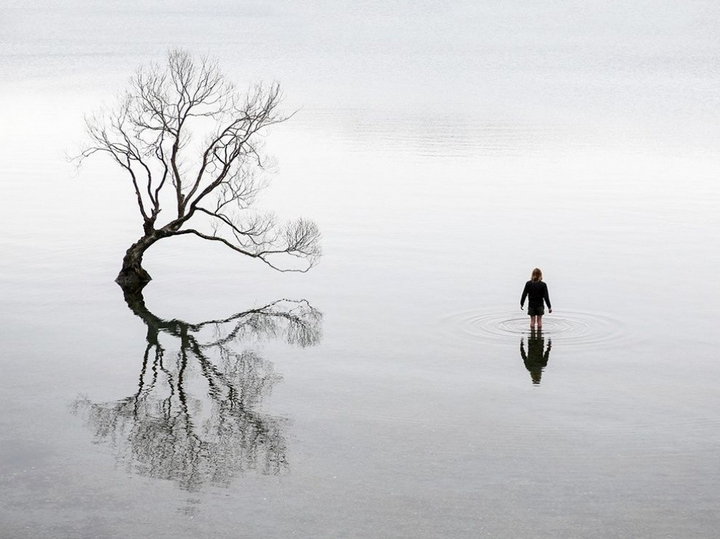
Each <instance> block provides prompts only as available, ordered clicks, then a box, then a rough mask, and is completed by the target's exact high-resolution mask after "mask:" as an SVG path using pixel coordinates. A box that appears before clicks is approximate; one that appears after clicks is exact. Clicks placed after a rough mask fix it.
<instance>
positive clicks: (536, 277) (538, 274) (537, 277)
mask: <svg viewBox="0 0 720 539" xmlns="http://www.w3.org/2000/svg"><path fill="white" fill-rule="evenodd" d="M530 279H531V280H532V282H534V283H536V282H538V281H542V271H540V268H535V269H534V270H533V271H532V276H531V278H530Z"/></svg>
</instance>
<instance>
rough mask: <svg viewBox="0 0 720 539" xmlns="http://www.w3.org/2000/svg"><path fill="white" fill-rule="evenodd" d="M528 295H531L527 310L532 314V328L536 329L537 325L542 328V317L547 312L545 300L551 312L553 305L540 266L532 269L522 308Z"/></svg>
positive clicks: (524, 292)
mask: <svg viewBox="0 0 720 539" xmlns="http://www.w3.org/2000/svg"><path fill="white" fill-rule="evenodd" d="M528 296H530V298H529V300H528V310H527V312H528V314H529V315H530V329H535V328H536V327H537V328H538V329H542V317H543V315H544V314H545V306H544V305H543V301H544V302H545V303H547V306H548V311H549V312H552V305H550V295H549V294H548V287H547V285H546V284H545V283H544V282H543V280H542V271H540V268H535V269H534V270H532V276H531V277H530V280H529V281H528V282H526V283H525V288H524V289H523V293H522V297H521V298H520V308H521V309H522V308H523V305H525V298H527V297H528Z"/></svg>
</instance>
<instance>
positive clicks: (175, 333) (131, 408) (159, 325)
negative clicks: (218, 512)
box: [74, 293, 322, 490]
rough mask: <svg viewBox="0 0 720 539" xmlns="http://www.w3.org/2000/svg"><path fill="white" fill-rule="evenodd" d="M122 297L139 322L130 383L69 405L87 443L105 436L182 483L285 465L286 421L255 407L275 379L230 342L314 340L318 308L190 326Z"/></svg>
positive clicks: (135, 459) (130, 458)
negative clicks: (141, 336)
mask: <svg viewBox="0 0 720 539" xmlns="http://www.w3.org/2000/svg"><path fill="white" fill-rule="evenodd" d="M125 300H126V301H127V304H128V306H129V307H130V309H131V310H132V312H133V313H134V314H135V315H137V316H138V317H140V318H141V319H142V320H143V322H144V323H145V324H146V326H147V330H148V331H147V344H146V347H145V352H144V354H143V358H142V366H141V368H140V374H139V382H138V389H137V391H136V392H135V393H134V394H133V395H131V396H129V397H127V398H125V399H122V400H120V401H117V402H106V403H93V402H90V401H89V400H88V399H87V398H80V399H78V400H77V401H76V402H75V403H74V408H75V410H76V411H78V412H84V414H85V415H86V421H87V424H88V426H89V427H90V428H91V429H92V430H93V431H94V434H95V441H96V442H102V443H108V444H111V445H112V446H113V448H114V451H115V453H116V457H117V459H118V462H119V463H121V464H122V465H124V466H125V467H126V468H127V469H128V470H129V471H133V472H135V473H139V474H141V475H144V476H148V477H153V478H159V479H169V480H172V481H175V482H176V483H177V484H178V485H179V486H180V487H181V488H184V489H187V490H197V489H199V488H200V487H201V486H202V485H203V484H205V483H211V484H227V483H228V482H229V481H230V480H231V479H232V478H233V477H234V476H237V475H240V474H242V473H243V472H246V471H248V470H253V471H255V472H258V473H263V474H281V473H283V472H284V471H286V469H287V467H288V462H287V458H286V454H285V446H286V442H285V436H284V427H285V425H286V420H285V419H283V418H280V417H273V416H271V415H268V414H264V413H262V412H260V411H259V410H258V409H259V407H260V404H261V401H262V399H263V397H264V396H265V395H267V394H268V393H270V391H271V389H272V387H273V385H274V384H275V383H276V382H278V381H279V380H280V379H281V377H280V376H279V375H277V374H276V373H275V372H274V370H273V364H272V363H271V362H269V361H266V360H264V359H263V358H261V357H260V356H259V355H258V354H257V352H256V351H254V350H253V349H250V348H248V349H241V350H238V348H239V347H240V345H241V344H242V343H243V342H246V343H247V341H257V340H258V339H263V338H284V339H285V340H286V341H287V342H288V343H291V344H294V345H298V346H312V345H314V344H317V343H318V342H319V340H320V326H321V320H322V315H321V313H320V312H319V311H317V310H316V309H314V308H313V307H312V306H311V305H310V304H309V303H308V302H307V301H304V300H302V301H290V300H279V301H276V302H273V303H271V304H269V305H265V306H264V307H260V308H257V309H251V310H247V311H242V312H239V313H237V314H234V315H232V316H229V317H227V318H223V319H217V320H208V321H205V322H200V323H195V324H191V323H188V322H184V321H182V320H177V319H173V320H164V319H161V318H159V317H157V316H155V315H154V314H153V313H151V312H150V311H149V310H148V309H147V307H146V306H145V301H144V299H143V297H142V294H141V293H135V294H126V295H125Z"/></svg>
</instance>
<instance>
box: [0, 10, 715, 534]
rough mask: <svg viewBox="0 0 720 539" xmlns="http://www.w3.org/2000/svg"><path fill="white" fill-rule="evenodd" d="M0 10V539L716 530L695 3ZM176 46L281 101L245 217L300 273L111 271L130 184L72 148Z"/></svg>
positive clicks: (186, 250)
mask: <svg viewBox="0 0 720 539" xmlns="http://www.w3.org/2000/svg"><path fill="white" fill-rule="evenodd" d="M0 14H1V15H2V18H1V20H2V23H0V65H1V66H2V69H0V107H1V117H2V129H1V130H0V152H1V156H2V159H1V160H0V178H1V179H2V182H3V183H2V187H3V189H2V193H3V194H2V208H3V211H2V214H1V215H2V217H0V219H1V220H2V221H1V222H2V229H3V234H2V236H1V237H0V253H1V257H0V298H2V304H3V309H2V311H1V312H0V339H1V342H2V353H1V354H0V372H1V373H2V375H1V376H0V403H1V404H2V407H1V408H0V409H2V412H1V413H0V427H1V428H0V537H3V538H4V537H8V538H37V537H54V538H66V537H67V538H85V537H87V538H115V537H118V538H119V537H123V538H126V537H148V536H152V537H168V538H170V537H172V538H177V537H228V538H230V537H232V538H234V537H277V538H286V537H308V538H310V537H313V538H317V537H327V538H335V537H367V538H371V537H372V538H374V537H393V538H395V537H398V538H399V537H408V538H418V537H428V538H429V537H468V538H470V537H503V538H504V537H508V538H510V537H512V538H523V537H527V538H535V537H568V538H577V537H593V538H594V537H598V538H599V537H603V538H604V537H702V538H705V537H713V536H714V535H715V534H716V530H717V529H718V527H719V526H720V518H719V517H718V514H717V507H718V505H720V487H719V486H718V485H720V471H719V470H720V456H719V455H720V451H718V449H720V434H719V433H720V429H719V428H718V427H720V420H718V418H717V413H716V411H717V409H718V405H719V404H720V398H719V397H718V389H717V380H720V365H719V364H718V361H717V358H716V356H717V352H716V334H717V328H718V327H719V326H720V316H719V315H718V313H717V309H716V306H715V302H714V298H715V297H717V296H718V294H719V293H720V284H718V280H717V268H718V267H720V254H718V250H717V245H718V244H719V243H720V217H718V215H720V212H719V211H718V207H719V206H720V188H719V187H718V178H717V176H718V165H720V92H719V91H718V88H720V84H719V83H720V71H719V70H718V64H717V51H718V47H719V46H720V40H719V39H718V37H717V32H716V28H717V27H718V24H719V23H720V9H719V8H718V7H717V6H716V5H715V4H714V3H712V2H676V1H668V2H660V3H658V2H640V3H632V5H626V4H624V3H612V2H611V3H606V4H603V5H598V6H597V7H585V6H579V5H577V4H575V3H571V2H559V3H555V4H553V5H551V6H550V5H547V6H545V5H541V4H537V3H530V2H523V1H520V0H517V1H513V2H507V3H505V4H502V5H499V4H495V5H493V4H488V3H485V4H483V3H481V4H480V5H475V4H474V3H469V2H459V3H455V4H454V5H453V7H447V6H445V5H441V4H439V3H434V2H416V3H414V4H412V6H409V5H405V4H403V3H387V2H384V3H379V2H378V3H367V4H364V3H363V4H356V3H354V4H351V3H346V2H333V3H324V2H312V3H310V4H309V5H308V6H306V7H302V8H301V7H299V6H297V5H295V4H294V3H279V2H278V3H271V4H266V3H254V4H253V3H249V2H248V3H242V4H241V5H238V4H237V3H227V2H211V3H210V4H207V5H205V4H204V5H203V6H202V7H200V6H195V5H194V4H193V5H191V4H190V3H186V2H179V3H176V4H174V5H173V7H172V9H171V8H170V7H163V8H161V7H152V8H148V7H147V6H146V5H145V3H142V2H129V3H125V4H123V6H122V7H107V6H104V5H101V4H98V3H95V2H80V1H76V2H70V3H66V4H64V6H63V7H61V8H60V7H56V6H55V5H54V4H52V3H49V2H44V1H38V2H35V3H32V4H20V3H10V4H9V5H7V6H4V7H2V8H0ZM177 45H181V46H184V47H187V48H188V49H190V50H191V51H194V52H198V53H204V52H208V53H210V54H212V55H214V56H216V57H218V58H219V59H220V60H221V62H222V65H223V66H224V67H225V69H226V71H227V72H228V73H229V74H231V76H232V77H234V78H235V79H236V80H238V81H240V82H241V83H242V84H245V83H249V82H253V81H256V80H261V79H262V80H273V79H277V80H279V81H281V82H282V83H283V85H284V87H285V91H286V101H285V103H286V107H287V108H288V110H295V109H298V111H299V112H298V113H297V114H296V116H295V117H294V118H293V119H292V120H291V121H289V122H288V123H286V124H285V125H282V126H279V127H277V128H275V129H274V131H273V132H272V134H271V137H270V138H269V139H268V143H269V146H270V149H271V150H272V151H273V152H274V154H275V156H276V157H277V159H278V162H279V163H280V169H279V173H278V174H277V175H276V177H275V179H274V183H273V185H272V187H271V188H270V189H269V190H268V191H267V192H266V193H265V195H264V196H263V198H262V200H261V202H262V204H263V205H265V206H267V207H268V208H272V209H274V210H275V211H276V212H277V213H278V215H280V216H282V217H288V218H292V217H296V216H307V217H311V218H313V219H315V220H317V222H318V224H319V225H320V227H321V229H322V231H323V235H324V244H323V245H324V250H325V255H324V257H323V259H322V262H321V264H320V265H319V266H318V267H317V268H315V269H314V270H313V271H312V272H310V273H308V274H306V275H289V274H277V273H272V272H271V271H270V270H268V269H267V268H266V267H264V266H263V267H259V266H257V265H255V264H253V263H252V261H246V260H242V259H238V258H237V257H234V256H231V255H230V254H229V253H224V252H222V251H218V250H217V249H216V248H214V246H207V245H202V244H198V243H197V242H193V241H186V242H185V241H183V240H179V241H176V242H168V243H167V244H166V245H164V244H162V243H161V244H158V245H157V246H156V247H154V248H153V250H151V251H150V252H149V254H148V257H147V266H148V270H149V271H150V273H151V274H152V275H153V277H154V280H153V281H152V282H151V284H150V285H149V286H148V287H147V288H146V290H145V291H144V296H143V297H141V298H124V297H123V294H122V292H121V290H120V289H119V288H118V287H117V286H116V285H115V284H114V283H113V278H114V276H115V275H116V273H117V271H118V268H119V263H120V259H121V255H122V253H123V252H124V250H125V249H126V248H127V246H128V245H129V244H130V243H132V242H133V241H134V240H135V239H136V237H137V235H138V234H139V226H138V225H139V222H138V219H137V216H136V215H135V210H134V207H133V200H132V194H131V192H130V191H129V189H128V187H129V186H128V185H127V184H126V183H125V181H124V180H125V178H124V177H122V175H121V174H120V172H119V171H117V170H115V169H114V168H113V167H112V164H111V163H108V162H104V161H102V160H97V161H94V162H90V163H88V165H87V166H86V167H84V168H83V169H81V170H80V171H75V169H74V168H73V166H72V165H71V164H69V163H68V161H67V160H66V158H65V154H66V153H72V152H73V151H74V149H75V148H77V146H78V144H79V143H80V142H81V141H82V136H83V135H82V116H83V114H84V113H86V112H89V111H92V110H93V109H94V108H96V107H97V106H98V105H99V104H100V103H101V102H102V101H103V100H105V101H109V100H111V99H112V96H113V95H114V94H115V93H116V92H117V91H118V90H119V89H120V88H122V87H123V85H124V84H125V81H126V79H127V77H128V76H129V75H130V74H131V73H132V70H133V69H134V68H135V67H136V66H138V65H139V64H141V63H144V62H147V61H149V60H150V59H161V58H162V55H163V54H164V52H165V50H166V48H167V47H169V46H177ZM535 266H540V267H541V268H542V269H543V272H544V274H545V279H546V281H547V282H548V285H549V288H550V293H551V298H552V300H553V306H554V312H553V314H552V315H548V316H547V317H546V320H545V331H544V332H543V334H542V336H538V335H534V336H533V335H531V334H530V333H529V331H528V329H527V327H526V326H527V319H526V317H525V315H524V313H523V312H522V311H520V310H519V308H518V300H519V296H520V292H521V290H522V285H523V283H524V282H525V280H527V279H528V277H529V274H530V271H531V269H532V268H533V267H535Z"/></svg>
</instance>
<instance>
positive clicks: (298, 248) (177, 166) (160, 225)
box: [79, 50, 321, 289]
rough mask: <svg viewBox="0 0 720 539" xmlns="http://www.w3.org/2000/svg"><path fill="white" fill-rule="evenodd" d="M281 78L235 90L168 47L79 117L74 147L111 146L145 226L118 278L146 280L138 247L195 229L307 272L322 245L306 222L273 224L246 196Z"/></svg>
mask: <svg viewBox="0 0 720 539" xmlns="http://www.w3.org/2000/svg"><path fill="white" fill-rule="evenodd" d="M280 100H281V92H280V86H279V85H278V84H277V83H273V84H272V85H270V86H264V85H257V86H255V87H254V88H252V89H251V90H249V91H247V92H241V91H239V90H238V89H237V88H236V87H235V86H234V85H233V84H232V83H231V82H230V81H228V79H227V78H226V77H225V75H224V74H223V73H222V72H221V70H220V69H219V67H218V65H217V63H216V62H215V61H212V60H210V59H208V58H200V59H197V58H193V57H192V56H191V55H190V54H189V53H187V52H185V51H183V50H174V51H170V52H169V54H168V57H167V64H166V65H163V66H160V65H157V64H151V65H149V66H146V67H141V68H139V69H138V70H137V72H136V73H135V75H134V76H133V77H132V78H131V79H130V84H129V88H128V90H127V91H126V92H125V94H124V95H123V96H122V97H121V98H120V99H119V101H118V103H117V104H116V105H115V106H114V107H106V108H104V109H103V110H101V111H99V112H97V113H96V114H94V115H91V116H88V117H87V118H86V127H87V133H88V134H89V138H90V142H89V143H88V144H87V146H85V148H84V150H83V151H82V152H81V154H80V156H79V161H80V162H82V161H84V159H86V158H87V157H90V156H92V155H95V154H106V155H109V156H110V157H111V158H112V159H113V160H114V161H115V162H116V163H117V164H118V165H119V166H120V167H122V169H123V170H124V171H125V172H126V173H127V176H128V179H129V180H130V181H131V182H132V187H133V189H134V193H135V197H136V201H137V206H138V210H139V212H140V215H141V217H142V223H143V235H142V236H141V237H140V239H139V240H138V241H137V242H135V243H134V244H133V245H132V246H131V247H130V248H129V249H128V250H127V252H126V254H125V257H124V258H123V264H122V269H121V270H120V273H119V275H118V277H117V279H116V280H117V282H118V283H119V284H120V285H121V286H122V287H123V288H127V289H141V288H142V287H143V286H144V285H145V284H147V282H148V281H149V280H150V275H149V274H148V273H147V271H145V269H143V267H142V261H143V255H144V253H145V251H146V250H147V249H148V248H149V247H150V246H151V245H153V244H154V243H155V242H157V241H158V240H161V239H164V238H169V237H172V236H180V235H188V234H190V235H194V236H197V237H199V238H202V239H205V240H210V241H214V242H217V243H218V244H222V245H224V246H226V247H228V248H230V249H232V250H234V251H236V252H238V253H240V254H243V255H247V256H250V257H253V258H258V259H260V260H262V261H263V262H264V263H266V264H268V265H269V266H271V267H272V268H274V269H277V270H279V271H307V270H308V269H309V268H311V267H312V266H313V265H314V264H315V263H316V262H317V261H318V258H319V256H320V254H321V249H320V243H319V240H320V233H319V231H318V228H317V226H316V225H315V223H314V222H312V221H309V220H306V219H297V220H295V221H293V222H289V223H286V224H283V225H281V224H278V223H277V222H276V220H275V218H274V216H273V215H272V214H270V213H265V214H264V213H261V212H258V211H257V210H255V209H254V207H253V204H254V202H255V197H256V195H257V193H258V192H259V191H260V190H261V189H262V188H263V187H265V186H266V175H265V174H264V172H266V170H267V168H268V162H267V161H268V158H267V156H266V155H265V153H264V152H263V144H262V142H263V140H262V139H263V136H264V135H265V134H266V132H267V128H268V127H270V126H272V125H274V124H277V123H279V122H282V121H284V120H285V119H287V118H286V117H284V116H282V115H281V114H280V113H279V112H278V105H279V103H280Z"/></svg>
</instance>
